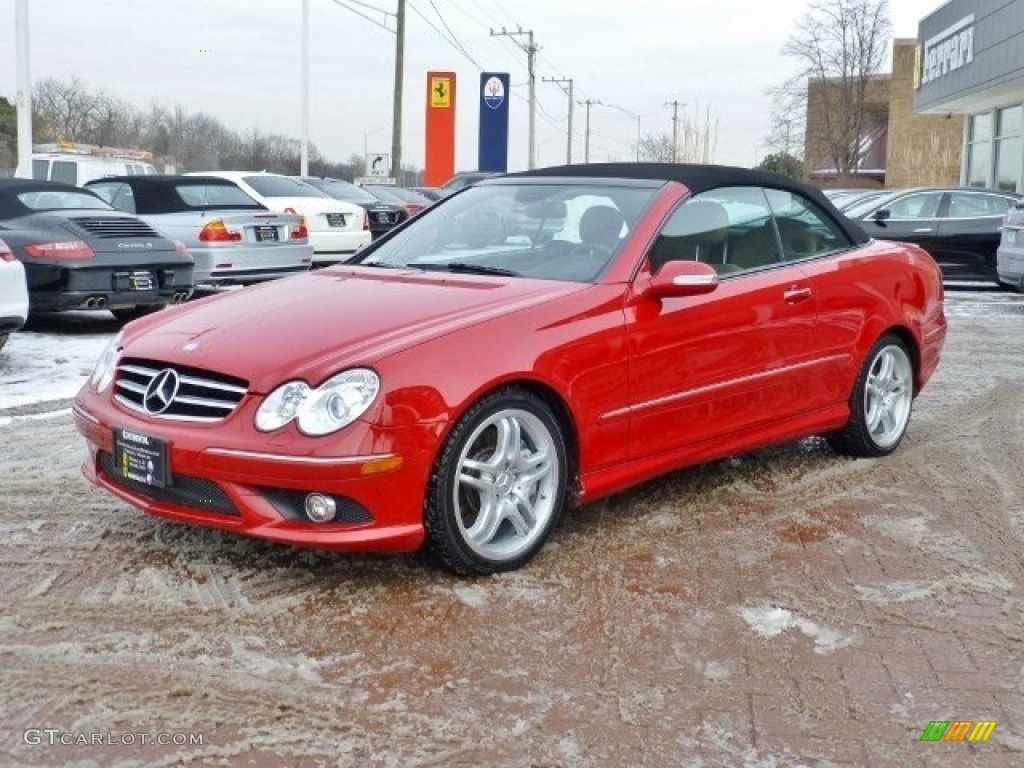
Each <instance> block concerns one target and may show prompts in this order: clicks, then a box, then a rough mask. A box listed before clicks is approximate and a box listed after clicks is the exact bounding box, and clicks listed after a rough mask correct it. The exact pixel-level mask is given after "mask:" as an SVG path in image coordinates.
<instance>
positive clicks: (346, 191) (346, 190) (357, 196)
mask: <svg viewBox="0 0 1024 768" xmlns="http://www.w3.org/2000/svg"><path fill="white" fill-rule="evenodd" d="M303 181H305V182H306V183H307V184H309V185H310V186H313V187H316V188H317V189H319V190H321V191H323V192H326V193H327V194H328V195H330V196H331V197H333V198H334V199H335V200H348V201H349V202H350V203H376V202H379V200H378V199H377V198H376V197H374V196H373V195H371V194H370V193H369V192H367V191H366V190H365V189H360V188H359V187H357V186H356V185H355V184H352V183H350V182H348V181H344V180H343V179H303Z"/></svg>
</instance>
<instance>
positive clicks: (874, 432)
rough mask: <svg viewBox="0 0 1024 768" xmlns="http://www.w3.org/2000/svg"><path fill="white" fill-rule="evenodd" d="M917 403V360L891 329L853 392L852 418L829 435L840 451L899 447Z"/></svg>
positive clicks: (865, 454)
mask: <svg viewBox="0 0 1024 768" xmlns="http://www.w3.org/2000/svg"><path fill="white" fill-rule="evenodd" d="M913 403H914V364H913V362H912V361H911V356H910V352H909V350H908V349H907V345H906V344H905V343H904V342H903V340H902V339H900V338H899V337H898V336H896V335H894V334H891V333H887V334H885V335H884V336H882V337H881V338H880V339H879V340H878V341H876V342H875V344H874V346H873V347H872V348H871V351H870V352H868V355H867V357H866V358H865V361H864V366H863V367H862V368H861V370H860V374H859V375H858V376H857V383H856V384H855V385H854V387H853V394H852V395H851V396H850V420H849V421H848V422H847V424H846V426H845V427H844V428H843V429H842V430H841V431H839V432H834V433H832V434H830V435H826V439H827V440H828V442H829V445H831V446H832V448H833V450H835V451H836V453H841V454H844V455H846V456H856V457H861V458H873V457H878V456H887V455H889V454H890V453H892V452H893V451H895V450H896V448H897V447H899V444H900V442H901V441H902V440H903V436H904V435H905V434H906V432H907V425H908V424H909V423H910V412H911V410H912V408H913Z"/></svg>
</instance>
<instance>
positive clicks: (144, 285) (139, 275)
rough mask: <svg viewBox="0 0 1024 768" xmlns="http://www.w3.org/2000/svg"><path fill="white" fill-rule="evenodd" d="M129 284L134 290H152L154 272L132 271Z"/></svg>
mask: <svg viewBox="0 0 1024 768" xmlns="http://www.w3.org/2000/svg"><path fill="white" fill-rule="evenodd" d="M128 285H130V286H131V289H132V290H133V291H152V290H153V273H152V272H132V273H131V275H129V276H128Z"/></svg>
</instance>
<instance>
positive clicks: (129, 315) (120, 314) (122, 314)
mask: <svg viewBox="0 0 1024 768" xmlns="http://www.w3.org/2000/svg"><path fill="white" fill-rule="evenodd" d="M166 306H167V305H166V304H143V305H140V306H136V307H121V308H120V309H112V310H110V314H112V315H113V316H114V319H115V320H117V321H118V322H120V323H130V322H131V321H132V320H138V319H139V318H140V317H145V316H146V315H151V314H153V313H154V312H159V311H160V310H161V309H163V308H164V307H166Z"/></svg>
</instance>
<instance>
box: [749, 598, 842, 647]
mask: <svg viewBox="0 0 1024 768" xmlns="http://www.w3.org/2000/svg"><path fill="white" fill-rule="evenodd" d="M739 614H740V616H741V617H742V618H743V620H744V621H745V622H747V624H749V625H750V628H751V629H752V630H753V631H754V632H756V633H757V634H758V635H760V636H761V637H764V638H773V637H776V636H778V635H780V634H782V633H783V632H785V631H786V630H787V629H793V628H795V629H799V630H800V631H801V632H803V633H804V634H805V635H807V637H809V638H811V639H812V640H813V641H814V652H815V653H817V654H825V653H832V652H833V651H836V650H838V649H840V648H845V647H846V646H848V645H849V644H850V643H852V642H853V641H854V638H853V637H851V636H848V635H844V634H843V633H842V632H840V631H838V630H836V629H832V628H831V627H826V626H823V625H821V624H818V623H817V622H814V621H811V620H810V619H804V618H801V617H800V616H797V615H796V614H795V613H793V612H792V611H791V610H789V609H788V608H780V607H779V606H777V605H758V606H746V607H744V608H741V609H740V611H739Z"/></svg>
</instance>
